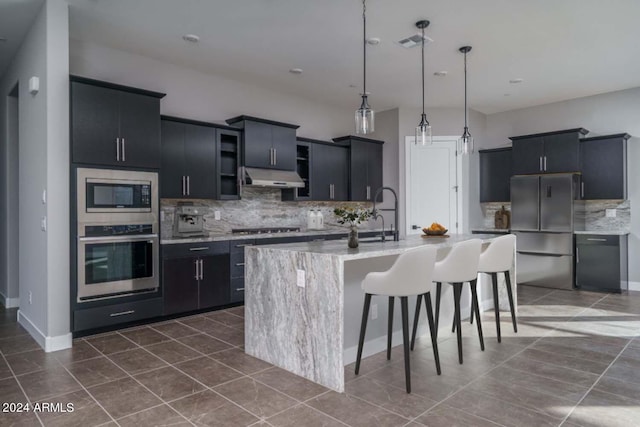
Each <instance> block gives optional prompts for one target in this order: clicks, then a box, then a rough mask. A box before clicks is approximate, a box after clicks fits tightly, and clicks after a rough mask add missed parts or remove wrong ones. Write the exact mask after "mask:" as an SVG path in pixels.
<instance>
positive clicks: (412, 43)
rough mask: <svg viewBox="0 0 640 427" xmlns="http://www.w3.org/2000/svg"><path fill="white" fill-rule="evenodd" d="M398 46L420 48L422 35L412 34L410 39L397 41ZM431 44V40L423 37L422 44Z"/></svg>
mask: <svg viewBox="0 0 640 427" xmlns="http://www.w3.org/2000/svg"><path fill="white" fill-rule="evenodd" d="M396 43H398V44H399V45H400V46H402V47H404V48H407V49H411V48H412V47H416V46H420V44H421V43H422V34H414V35H412V36H410V37H406V38H404V39H402V40H399V41H397V42H396ZM429 43H433V39H431V38H429V37H427V36H424V44H429Z"/></svg>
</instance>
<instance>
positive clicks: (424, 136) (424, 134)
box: [415, 20, 433, 145]
mask: <svg viewBox="0 0 640 427" xmlns="http://www.w3.org/2000/svg"><path fill="white" fill-rule="evenodd" d="M428 26H429V21H427V20H422V21H418V22H416V27H418V28H419V29H421V30H422V115H421V116H420V123H419V124H418V126H416V141H415V142H416V144H420V145H431V144H432V143H433V139H432V135H431V125H430V124H429V120H427V115H426V114H425V112H424V29H425V28H427V27H428Z"/></svg>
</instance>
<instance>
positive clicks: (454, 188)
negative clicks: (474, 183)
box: [451, 185, 458, 193]
mask: <svg viewBox="0 0 640 427" xmlns="http://www.w3.org/2000/svg"><path fill="white" fill-rule="evenodd" d="M451 188H452V189H453V190H454V191H455V192H456V193H457V192H458V186H457V185H454V186H453V187H451Z"/></svg>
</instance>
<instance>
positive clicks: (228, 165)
mask: <svg viewBox="0 0 640 427" xmlns="http://www.w3.org/2000/svg"><path fill="white" fill-rule="evenodd" d="M216 141H217V147H218V154H219V155H218V164H217V166H216V169H217V171H218V180H217V187H218V193H217V195H218V197H217V198H218V199H220V200H236V199H239V198H240V192H239V188H238V167H239V166H240V141H241V133H240V132H239V131H237V130H229V129H222V128H218V129H217V131H216Z"/></svg>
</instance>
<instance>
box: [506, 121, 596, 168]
mask: <svg viewBox="0 0 640 427" xmlns="http://www.w3.org/2000/svg"><path fill="white" fill-rule="evenodd" d="M587 133H588V131H587V130H586V129H582V128H577V129H568V130H563V131H555V132H546V133H540V134H535V135H524V136H514V137H511V138H509V139H511V141H513V154H512V155H513V175H528V174H540V173H559V172H578V171H579V170H580V146H579V142H580V136H581V135H586V134H587Z"/></svg>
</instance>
